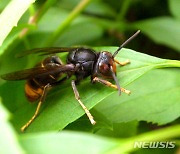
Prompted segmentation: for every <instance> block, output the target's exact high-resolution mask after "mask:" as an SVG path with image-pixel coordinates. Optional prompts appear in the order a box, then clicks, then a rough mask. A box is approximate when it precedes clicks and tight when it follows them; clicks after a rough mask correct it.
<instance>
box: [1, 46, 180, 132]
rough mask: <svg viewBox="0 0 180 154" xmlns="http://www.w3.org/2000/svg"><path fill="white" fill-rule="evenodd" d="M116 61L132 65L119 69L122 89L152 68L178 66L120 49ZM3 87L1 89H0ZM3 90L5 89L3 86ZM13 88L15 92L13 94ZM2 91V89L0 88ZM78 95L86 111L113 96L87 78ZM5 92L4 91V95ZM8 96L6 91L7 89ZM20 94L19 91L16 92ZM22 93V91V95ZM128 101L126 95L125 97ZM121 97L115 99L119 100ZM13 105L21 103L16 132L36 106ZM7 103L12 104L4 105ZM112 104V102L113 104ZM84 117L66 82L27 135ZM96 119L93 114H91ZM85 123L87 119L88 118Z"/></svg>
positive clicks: (69, 85)
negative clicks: (128, 60) (126, 61)
mask: <svg viewBox="0 0 180 154" xmlns="http://www.w3.org/2000/svg"><path fill="white" fill-rule="evenodd" d="M96 49H97V51H102V50H106V51H107V50H109V51H111V52H114V51H115V50H116V49H117V48H115V47H99V48H96ZM117 59H118V60H121V61H124V60H126V59H130V60H131V64H130V65H127V66H125V67H121V68H120V67H118V69H117V76H118V79H119V80H120V84H121V85H122V86H123V87H125V86H126V85H128V84H130V83H131V82H133V81H134V80H136V79H137V78H139V77H140V76H142V75H143V74H144V73H146V72H148V71H149V70H151V69H153V68H161V67H179V65H180V63H179V62H178V61H170V60H164V59H160V58H156V57H152V56H148V55H145V54H142V53H138V52H135V51H132V50H128V49H123V50H122V51H121V52H120V53H119V55H118V56H117ZM23 83H24V82H23ZM13 84H14V87H15V88H16V89H17V88H18V87H20V86H22V82H14V83H13ZM2 87H3V86H2ZM4 87H6V86H4ZM16 89H14V90H13V88H12V89H11V90H12V91H14V92H15V93H16V91H17V90H16ZM84 89H87V90H84ZM1 90H3V89H1ZM78 90H79V92H80V96H81V99H82V101H83V102H84V104H85V105H86V106H87V108H89V109H91V108H92V107H94V106H95V105H96V104H98V103H99V102H101V101H103V100H104V99H105V98H106V97H108V96H110V95H112V94H113V93H116V94H117V92H116V91H114V90H113V89H111V88H106V87H104V86H103V85H100V84H93V85H92V84H91V83H90V80H89V79H87V80H85V81H83V82H82V83H81V85H79V86H78ZM6 93H7V92H6ZM8 93H9V90H8ZM18 93H19V91H18ZM21 93H23V91H22V92H21ZM6 96H7V95H5V94H4V95H3V99H6ZM126 97H127V98H128V96H126ZM119 100H121V97H118V100H116V102H117V101H119ZM13 102H14V103H13V104H16V103H17V104H20V106H19V107H18V110H15V111H13V112H14V118H13V123H14V125H15V126H16V128H17V129H18V130H19V129H20V127H21V126H22V125H23V124H25V123H26V122H27V121H28V120H29V119H30V118H31V116H32V115H33V114H34V112H35V109H36V105H35V104H34V105H32V104H27V103H26V102H27V101H26V100H24V98H22V97H19V99H18V98H17V97H16V99H14V100H13ZM6 103H7V104H10V103H11V107H12V108H13V104H12V102H6ZM111 103H115V102H114V101H113V102H111ZM83 114H84V110H83V109H82V108H81V107H80V105H79V104H78V102H77V101H76V100H75V98H74V94H73V91H72V88H71V84H70V80H67V81H66V82H65V83H63V84H62V85H60V86H58V87H56V88H54V91H51V92H50V93H49V95H48V98H47V99H46V101H45V102H44V104H43V107H42V110H41V113H40V114H39V116H38V117H37V118H36V119H35V120H34V122H33V123H32V125H31V126H30V127H29V129H27V131H29V132H36V131H45V130H46V131H47V130H61V129H63V128H64V127H66V126H67V125H68V124H69V123H72V122H73V121H75V120H77V119H78V118H79V117H81V116H82V115H83ZM94 117H95V119H96V115H94ZM87 120H88V119H87Z"/></svg>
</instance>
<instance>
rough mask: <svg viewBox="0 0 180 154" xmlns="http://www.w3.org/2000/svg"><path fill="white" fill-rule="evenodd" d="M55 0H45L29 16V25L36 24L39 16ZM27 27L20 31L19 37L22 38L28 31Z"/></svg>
mask: <svg viewBox="0 0 180 154" xmlns="http://www.w3.org/2000/svg"><path fill="white" fill-rule="evenodd" d="M56 1H57V0H47V1H46V2H45V3H44V5H43V6H42V7H41V8H40V9H39V10H38V11H37V12H36V13H35V14H34V15H33V16H30V18H29V21H28V24H30V25H36V24H37V23H38V21H39V20H40V19H41V17H42V16H43V15H44V14H45V12H46V11H47V10H48V9H49V8H50V7H51V6H52V5H53V4H54V3H55V2H56ZM29 30H30V29H29V28H24V29H23V30H22V31H21V33H20V34H19V37H20V38H22V37H24V36H25V35H27V33H28V32H29Z"/></svg>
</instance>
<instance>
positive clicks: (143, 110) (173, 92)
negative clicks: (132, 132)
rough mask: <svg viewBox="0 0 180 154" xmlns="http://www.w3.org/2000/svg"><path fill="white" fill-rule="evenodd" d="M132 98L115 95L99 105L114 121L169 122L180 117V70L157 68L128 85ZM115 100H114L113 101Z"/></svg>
mask: <svg viewBox="0 0 180 154" xmlns="http://www.w3.org/2000/svg"><path fill="white" fill-rule="evenodd" d="M128 89H130V90H132V94H131V96H129V97H126V96H122V97H121V99H120V100H119V101H117V100H118V96H117V95H115V94H114V95H112V96H110V97H108V98H106V99H105V100H104V101H103V102H101V103H100V104H98V105H97V106H96V107H95V108H96V110H98V111H99V112H101V113H102V114H103V115H104V116H105V117H106V118H107V119H109V120H110V121H111V122H116V123H117V122H129V121H132V120H138V121H141V120H143V121H148V122H153V123H158V124H160V125H162V124H167V123H170V122H172V121H173V120H175V119H177V118H178V117H179V116H180V112H179V109H180V104H179V100H180V95H179V91H180V72H179V70H178V69H165V70H161V69H159V70H154V71H152V72H149V73H147V74H146V75H144V76H143V77H142V78H140V79H138V80H137V81H135V82H134V83H133V84H131V85H130V86H128ZM110 102H113V103H110Z"/></svg>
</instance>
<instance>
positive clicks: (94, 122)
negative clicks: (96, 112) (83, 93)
mask: <svg viewBox="0 0 180 154" xmlns="http://www.w3.org/2000/svg"><path fill="white" fill-rule="evenodd" d="M71 85H72V88H73V91H74V95H75V98H76V100H77V101H78V102H79V104H80V105H81V107H82V108H83V109H84V111H85V113H86V115H87V116H88V118H89V120H90V122H91V124H92V125H95V124H96V121H94V118H93V116H92V115H91V113H90V112H89V110H88V109H87V108H86V106H85V105H84V104H83V103H82V102H81V100H80V96H79V92H78V90H77V87H76V84H75V81H74V80H72V81H71Z"/></svg>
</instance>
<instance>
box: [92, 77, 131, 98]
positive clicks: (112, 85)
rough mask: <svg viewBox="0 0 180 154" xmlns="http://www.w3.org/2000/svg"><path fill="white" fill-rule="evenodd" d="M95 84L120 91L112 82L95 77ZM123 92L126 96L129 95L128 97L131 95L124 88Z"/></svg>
mask: <svg viewBox="0 0 180 154" xmlns="http://www.w3.org/2000/svg"><path fill="white" fill-rule="evenodd" d="M93 82H99V83H101V84H104V85H106V86H108V87H111V88H114V89H118V88H117V86H116V85H114V84H112V83H111V82H109V81H107V80H103V79H100V78H98V77H95V78H94V79H93ZM121 91H122V92H124V93H126V94H128V95H129V94H130V93H131V92H130V91H129V90H126V89H124V88H121Z"/></svg>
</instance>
